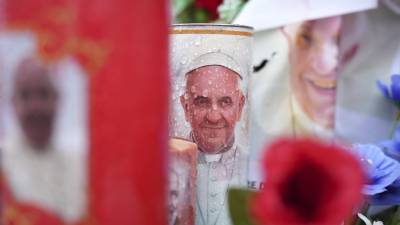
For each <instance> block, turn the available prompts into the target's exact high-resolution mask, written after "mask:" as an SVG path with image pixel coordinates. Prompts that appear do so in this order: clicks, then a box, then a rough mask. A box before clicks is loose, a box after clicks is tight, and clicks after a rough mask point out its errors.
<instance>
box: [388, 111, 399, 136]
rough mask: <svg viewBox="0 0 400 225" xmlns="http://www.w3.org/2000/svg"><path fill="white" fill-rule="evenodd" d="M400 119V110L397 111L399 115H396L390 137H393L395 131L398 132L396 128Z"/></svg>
mask: <svg viewBox="0 0 400 225" xmlns="http://www.w3.org/2000/svg"><path fill="white" fill-rule="evenodd" d="M399 121H400V111H397V115H396V120H395V121H394V123H393V126H392V129H391V130H390V138H391V139H392V138H393V136H394V134H395V132H396V128H397V125H398V124H399Z"/></svg>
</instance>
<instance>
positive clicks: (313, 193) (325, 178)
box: [251, 139, 364, 225]
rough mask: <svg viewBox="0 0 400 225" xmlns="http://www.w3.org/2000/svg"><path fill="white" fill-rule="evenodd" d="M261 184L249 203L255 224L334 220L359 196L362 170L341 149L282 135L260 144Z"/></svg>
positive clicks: (329, 223)
mask: <svg viewBox="0 0 400 225" xmlns="http://www.w3.org/2000/svg"><path fill="white" fill-rule="evenodd" d="M263 169H264V171H265V173H266V177H265V181H266V184H265V189H264V190H263V191H262V192H261V193H260V194H258V195H257V196H256V197H255V199H254V201H253V203H252V208H251V210H252V213H253V215H254V216H255V218H256V220H257V221H258V222H259V223H260V224H274V225H289V224H290V225H337V224H341V223H342V222H343V221H344V220H345V218H348V217H349V216H350V215H351V213H352V211H353V209H355V208H356V207H357V206H358V205H359V204H360V201H361V200H362V195H361V189H362V185H363V183H364V174H363V171H362V168H361V166H360V165H359V162H358V161H357V159H355V158H354V157H353V156H352V155H350V154H349V153H348V152H346V151H345V150H342V149H340V148H338V147H335V146H333V145H327V144H322V143H319V142H317V141H313V140H293V139H284V140H280V141H278V142H275V143H273V144H272V145H271V146H269V148H268V149H266V153H265V156H264V163H263Z"/></svg>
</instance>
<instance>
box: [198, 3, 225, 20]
mask: <svg viewBox="0 0 400 225" xmlns="http://www.w3.org/2000/svg"><path fill="white" fill-rule="evenodd" d="M222 1H223V0H196V1H195V2H194V6H195V7H196V8H199V9H204V10H206V11H207V12H208V14H209V15H210V17H211V18H210V19H211V20H215V19H218V6H219V5H220V4H221V3H222Z"/></svg>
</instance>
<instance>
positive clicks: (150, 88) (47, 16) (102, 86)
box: [4, 0, 169, 225]
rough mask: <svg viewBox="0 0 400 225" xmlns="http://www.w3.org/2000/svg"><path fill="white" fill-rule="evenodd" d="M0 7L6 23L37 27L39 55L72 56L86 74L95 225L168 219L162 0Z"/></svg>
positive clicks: (61, 0) (60, 0)
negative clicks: (88, 77) (88, 80)
mask: <svg viewBox="0 0 400 225" xmlns="http://www.w3.org/2000/svg"><path fill="white" fill-rule="evenodd" d="M4 5H5V6H6V9H5V11H6V17H5V19H6V28H7V29H17V30H26V29H29V30H32V31H34V32H35V34H36V35H37V37H38V40H39V46H38V49H39V54H40V56H41V57H42V58H43V59H46V60H58V59H60V58H61V57H64V56H73V57H76V58H77V59H78V60H79V61H80V62H81V64H82V66H83V68H84V69H85V70H86V72H87V73H88V74H89V76H90V90H89V99H90V112H89V118H90V121H89V127H90V161H89V170H90V174H89V175H90V176H89V177H90V180H89V184H90V187H89V189H90V190H89V191H88V193H90V196H88V198H89V200H90V209H88V211H89V214H90V216H91V217H93V220H94V221H95V223H96V224H101V225H115V224H119V225H124V224H127V225H128V224H141V225H156V224H166V204H165V193H166V187H165V180H166V178H165V174H164V172H165V171H166V168H167V167H166V149H165V148H166V135H167V112H168V96H169V94H168V86H169V83H168V58H167V55H168V52H167V51H168V6H167V3H166V1H163V0H159V1H148V0H135V1H131V0H120V1H99V0H34V1H32V0H5V4H4ZM34 214H38V215H39V214H40V213H39V212H37V213H34ZM42 224H46V222H42Z"/></svg>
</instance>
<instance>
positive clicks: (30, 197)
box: [0, 32, 88, 225]
mask: <svg viewBox="0 0 400 225" xmlns="http://www.w3.org/2000/svg"><path fill="white" fill-rule="evenodd" d="M36 43H37V42H36V39H35V38H34V36H33V35H30V33H27V32H3V33H2V34H1V35H0V64H1V73H2V77H1V83H2V85H1V86H2V90H1V91H2V92H1V96H2V97H4V100H3V101H2V109H3V110H4V111H3V112H2V118H1V120H2V122H3V123H4V139H3V146H2V149H1V176H2V184H1V190H2V210H3V211H2V221H3V224H5V225H8V224H20V222H21V221H24V220H29V222H30V224H77V223H79V222H81V221H82V219H83V218H84V217H85V216H86V213H87V200H88V199H87V193H86V188H87V187H86V183H87V179H86V173H87V169H86V165H87V163H86V154H87V148H86V146H87V140H86V75H85V73H84V72H83V71H82V69H81V68H80V66H79V65H78V63H76V61H74V60H73V59H71V58H65V59H60V60H54V61H46V60H44V59H43V58H42V57H41V56H40V55H39V54H38V53H37V44H36ZM10 46H12V47H13V48H12V51H10V50H9V49H10ZM27 215H31V216H32V218H27Z"/></svg>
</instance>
